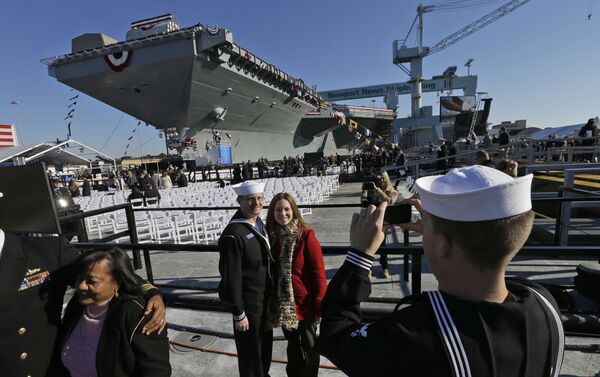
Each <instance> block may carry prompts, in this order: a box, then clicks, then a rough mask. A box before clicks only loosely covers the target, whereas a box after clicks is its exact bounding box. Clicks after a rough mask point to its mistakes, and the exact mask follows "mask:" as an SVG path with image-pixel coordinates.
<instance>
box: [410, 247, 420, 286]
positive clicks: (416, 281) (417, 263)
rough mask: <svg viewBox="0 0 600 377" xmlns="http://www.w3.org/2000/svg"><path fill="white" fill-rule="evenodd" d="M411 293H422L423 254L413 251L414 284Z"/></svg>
mask: <svg viewBox="0 0 600 377" xmlns="http://www.w3.org/2000/svg"><path fill="white" fill-rule="evenodd" d="M411 291H412V292H411V294H413V295H417V294H419V293H421V254H420V253H418V252H413V253H412V285H411Z"/></svg>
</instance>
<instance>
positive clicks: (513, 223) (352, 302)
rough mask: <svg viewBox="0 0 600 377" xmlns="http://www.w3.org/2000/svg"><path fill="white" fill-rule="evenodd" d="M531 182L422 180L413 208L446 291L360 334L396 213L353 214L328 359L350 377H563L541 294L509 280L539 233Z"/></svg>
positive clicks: (473, 175) (326, 346)
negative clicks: (387, 223) (514, 263)
mask: <svg viewBox="0 0 600 377" xmlns="http://www.w3.org/2000/svg"><path fill="white" fill-rule="evenodd" d="M531 181H532V176H531V175H529V176H526V177H521V178H516V179H513V178H512V177H510V176H508V175H506V174H504V173H502V172H500V171H498V170H495V169H492V168H488V167H485V166H480V165H477V166H471V167H466V168H460V169H452V170H451V171H450V172H449V173H447V174H446V175H438V176H433V177H424V178H419V179H418V180H417V181H416V185H417V188H418V190H419V194H420V200H419V199H412V200H409V201H405V203H409V204H412V205H414V206H415V207H416V208H417V209H418V210H419V211H420V212H421V216H422V221H419V222H417V223H412V224H403V226H404V227H405V228H408V229H411V230H414V231H418V232H419V233H421V234H422V235H423V250H424V254H425V258H426V260H427V266H428V268H429V270H431V271H432V272H433V274H434V275H435V277H436V279H437V281H438V289H439V290H437V291H433V292H427V293H421V294H416V295H413V296H410V297H408V298H405V299H404V300H403V303H404V304H406V305H408V306H405V307H403V308H402V309H401V310H397V311H396V312H395V313H393V314H392V315H391V316H387V317H385V318H384V319H382V320H380V321H377V322H374V323H371V324H361V322H362V317H361V312H360V303H361V302H364V301H366V300H367V299H368V296H369V293H370V291H371V287H370V281H369V279H368V272H369V271H370V269H371V266H372V264H373V255H374V254H375V253H376V251H377V249H378V248H379V246H380V244H381V241H382V240H383V232H382V228H383V217H384V213H385V208H386V206H387V204H386V203H385V202H384V203H382V204H381V205H380V206H379V207H378V208H375V207H374V206H369V207H368V208H365V209H363V210H362V212H361V213H360V214H354V217H353V219H352V225H351V229H350V244H351V247H352V250H350V251H349V252H348V255H347V258H346V262H345V263H344V264H343V265H342V267H341V268H340V269H339V270H338V272H337V273H336V275H335V276H334V278H333V279H332V281H331V282H330V283H329V287H328V289H327V294H326V295H325V298H324V300H323V302H322V305H321V313H322V315H323V318H322V322H321V336H320V338H319V346H320V349H321V350H322V354H323V355H325V356H326V357H327V358H328V359H329V360H331V361H332V362H333V363H334V364H336V365H337V366H338V367H340V369H341V370H342V371H344V372H345V373H346V374H348V375H350V376H366V375H373V376H391V375H398V374H405V375H409V376H410V375H422V376H451V375H454V376H492V375H498V376H500V375H501V376H518V375H524V374H523V371H525V370H526V371H527V373H526V375H529V376H558V373H559V371H560V366H561V362H562V356H563V346H564V333H563V330H562V323H561V321H560V316H559V311H558V306H557V305H556V302H555V301H554V299H553V298H552V296H551V295H550V294H549V293H548V291H547V290H546V289H544V288H542V287H541V286H539V285H536V284H534V283H530V282H526V281H515V280H509V279H505V271H506V267H507V265H508V263H509V262H510V260H511V259H512V257H513V256H514V255H515V254H516V253H517V252H518V251H519V250H520V249H521V247H522V246H523V244H524V243H525V240H526V239H527V237H528V236H529V233H530V231H531V228H532V224H533V218H534V215H533V212H532V211H531Z"/></svg>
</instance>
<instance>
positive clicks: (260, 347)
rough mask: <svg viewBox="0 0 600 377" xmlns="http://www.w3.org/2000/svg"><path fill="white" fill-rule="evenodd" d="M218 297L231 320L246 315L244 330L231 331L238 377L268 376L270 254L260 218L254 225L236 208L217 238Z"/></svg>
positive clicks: (270, 334) (269, 355)
mask: <svg viewBox="0 0 600 377" xmlns="http://www.w3.org/2000/svg"><path fill="white" fill-rule="evenodd" d="M219 258H220V259H219V272H220V273H221V282H220V284H219V298H220V299H221V300H223V301H225V302H227V303H228V304H229V306H230V309H231V313H232V314H233V318H234V320H237V321H239V320H242V319H244V317H248V321H249V323H250V328H249V330H248V331H245V332H239V331H234V333H235V345H236V348H237V351H238V365H239V371H240V376H247V377H264V376H268V374H269V368H270V364H271V355H272V347H273V330H272V329H266V328H265V326H264V322H265V309H266V304H267V302H266V301H267V300H268V299H269V297H270V294H271V292H273V279H272V274H271V268H272V257H271V251H270V246H269V241H268V239H267V237H266V234H265V232H264V224H263V223H262V221H261V219H260V217H258V218H257V219H256V226H254V225H252V224H250V223H249V222H248V221H247V219H246V218H245V217H244V216H243V215H242V213H241V211H238V212H237V213H236V214H235V215H234V216H233V218H232V219H231V221H230V223H229V224H228V225H227V227H226V228H225V229H224V230H223V233H222V235H221V238H219Z"/></svg>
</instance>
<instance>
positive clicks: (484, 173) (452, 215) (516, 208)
mask: <svg viewBox="0 0 600 377" xmlns="http://www.w3.org/2000/svg"><path fill="white" fill-rule="evenodd" d="M532 179H533V175H532V174H529V175H527V176H525V177H519V178H512V177H511V176H509V175H508V174H505V173H503V172H501V171H499V170H496V169H493V168H490V167H487V166H481V165H474V166H469V167H464V168H459V169H452V170H450V171H449V172H448V173H447V174H446V175H436V176H431V177H423V178H419V179H417V181H416V185H417V188H418V190H419V195H420V197H421V204H422V206H423V209H425V210H426V211H427V212H429V213H431V214H433V215H435V216H437V217H441V218H443V219H447V220H454V221H486V220H496V219H503V218H505V217H510V216H515V215H519V214H522V213H525V212H527V211H529V210H530V209H531V181H532Z"/></svg>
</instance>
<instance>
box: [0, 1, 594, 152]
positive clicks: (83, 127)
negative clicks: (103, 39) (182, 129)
mask: <svg viewBox="0 0 600 377" xmlns="http://www.w3.org/2000/svg"><path fill="white" fill-rule="evenodd" d="M592 1H593V2H594V7H593V10H594V11H595V13H594V14H593V15H592V18H591V20H590V21H588V19H587V11H588V0H531V1H530V2H529V3H528V4H525V5H524V6H522V7H521V8H519V9H517V10H516V11H514V12H513V13H511V14H509V15H507V16H505V17H504V18H502V19H500V20H498V21H496V22H495V23H493V24H491V25H489V26H487V27H486V28H484V29H482V30H480V31H478V32H477V33H475V34H473V35H471V36H470V37H468V38H467V39H464V40H462V41H461V42H459V43H457V44H455V45H453V46H451V47H449V48H448V49H446V50H444V51H441V52H439V53H437V54H435V55H432V56H431V57H428V58H426V59H425V61H424V67H423V71H424V76H425V77H426V78H428V77H431V76H432V75H437V74H441V73H442V72H443V71H444V69H445V68H446V67H448V66H450V65H456V66H458V68H459V70H458V74H459V75H465V74H466V68H465V67H463V64H464V63H465V62H466V61H467V59H469V58H473V59H474V62H473V65H472V68H471V73H472V74H477V75H478V76H479V85H478V90H479V91H486V92H488V93H489V95H490V96H491V97H493V98H494V101H493V106H492V112H491V115H490V121H491V122H494V123H498V122H500V121H503V120H516V119H527V121H528V123H527V124H528V126H536V127H542V128H543V127H549V126H560V125H567V124H575V123H582V122H584V121H585V120H587V119H588V118H589V117H591V116H596V115H598V114H600V91H599V84H600V78H599V74H598V67H599V66H600V5H599V4H598V0H592ZM438 2H439V1H432V2H425V4H426V5H428V4H434V3H438ZM418 3H419V2H418V1H412V0H403V1H401V0H397V1H383V0H371V1H364V0H363V1H359V0H346V1H341V0H333V1H323V0H321V1H314V0H304V1H282V0H279V1H271V0H269V1H260V0H255V1H241V0H240V1H223V0H219V1H199V0H194V1H192V0H186V1H183V0H171V1H166V0H165V1H156V0H144V1H141V0H127V1H113V0H105V1H102V2H98V1H80V0H79V1H61V0H57V1H53V2H50V1H31V0H2V1H1V2H0V14H2V15H3V17H2V18H3V25H2V31H3V32H2V33H0V46H2V48H3V51H4V57H3V59H2V60H1V63H0V123H17V116H18V124H19V126H20V131H21V134H22V136H23V139H24V141H25V143H33V142H40V141H45V140H55V139H56V138H57V137H59V138H64V137H65V135H66V121H65V120H63V118H64V117H65V116H66V113H67V111H68V110H67V105H68V103H69V102H68V99H69V97H72V96H73V95H74V93H73V92H71V91H70V89H69V88H68V87H66V86H64V85H62V84H60V83H58V82H57V81H56V80H54V79H53V78H51V77H49V76H48V74H47V69H46V66H44V65H43V64H41V63H40V62H39V60H40V59H42V58H47V57H51V56H55V55H61V54H65V53H68V52H69V51H70V49H71V39H72V38H73V37H76V36H78V35H80V34H83V33H88V32H102V33H104V34H107V35H109V36H112V37H113V38H115V39H118V40H123V39H124V38H125V33H126V32H127V30H128V28H129V24H130V23H131V22H132V21H136V20H139V19H143V18H149V17H153V16H157V15H161V14H164V13H173V14H174V15H175V16H176V17H177V18H178V19H179V23H180V25H181V26H182V27H186V26H191V25H193V24H195V23H197V22H202V23H204V24H211V25H215V24H216V25H217V26H219V27H224V28H227V29H229V30H231V31H232V32H233V37H234V41H235V42H236V43H238V44H240V45H241V46H243V47H244V48H246V49H248V50H250V51H252V52H254V53H255V55H257V56H259V57H261V58H263V59H265V60H267V61H268V62H270V63H272V64H275V65H276V66H278V67H280V68H282V69H283V70H285V71H286V72H288V73H289V74H291V75H293V76H296V77H300V78H302V79H303V80H304V81H305V82H306V83H307V84H309V85H313V84H317V85H318V89H319V90H329V89H341V88H348V87H354V86H363V85H375V84H384V83H392V82H400V81H406V80H407V76H406V75H405V74H404V73H403V72H402V71H401V70H400V69H398V68H397V67H395V66H394V65H393V64H392V63H391V59H392V58H391V55H392V41H393V40H394V39H400V38H403V37H404V36H405V35H406V32H407V31H408V28H409V27H410V24H411V22H412V20H413V18H414V16H415V10H416V7H417V5H418ZM488 3H490V5H489V6H487V7H483V8H477V9H474V10H470V11H462V12H439V13H436V12H432V13H428V14H426V16H425V32H424V40H425V45H429V46H431V45H433V44H435V43H436V42H438V41H439V40H440V39H442V38H444V37H446V36H447V35H449V34H451V33H453V32H454V31H456V30H458V29H460V28H461V27H463V26H465V25H466V24H468V23H470V22H472V21H474V20H475V19H477V18H479V17H480V16H482V15H484V14H486V13H487V12H489V11H491V10H493V9H495V8H496V7H498V6H499V5H501V4H502V3H504V2H503V1H488ZM455 93H458V92H455ZM13 99H14V100H16V101H18V103H19V105H18V106H16V107H15V106H12V105H10V101H11V100H13ZM354 103H356V102H354ZM358 103H361V104H365V105H371V100H363V101H359V102H358ZM423 104H424V105H433V106H434V109H437V107H438V106H439V105H438V104H437V97H436V95H435V94H426V95H425V96H424V101H423ZM375 105H376V106H381V107H383V106H384V105H383V103H382V101H381V98H378V99H377V101H376V103H375ZM409 112H410V99H409V97H408V96H403V97H401V98H400V102H399V109H398V113H399V116H405V115H407V114H408V113H409ZM434 112H437V110H434ZM119 121H120V122H119ZM136 123H137V122H136V120H135V119H133V118H132V117H130V116H128V115H123V113H121V112H119V111H117V110H115V109H112V108H110V107H109V106H107V105H105V104H103V103H101V102H99V101H97V100H95V99H93V98H90V97H88V96H85V95H80V98H79V101H78V105H77V111H76V113H75V117H74V120H73V123H72V130H73V137H74V138H76V139H78V140H80V141H82V142H83V143H86V144H89V145H90V146H92V147H94V148H97V149H100V148H102V147H103V145H104V144H106V145H105V146H104V147H103V152H106V153H108V154H113V155H116V156H120V155H121V153H122V152H123V150H124V147H125V145H126V144H127V140H126V139H127V137H128V136H130V135H131V130H132V129H133V128H134V127H135V125H136ZM117 124H118V126H117ZM115 128H116V131H115V132H114V134H113V136H112V137H110V138H109V135H110V134H111V132H112V131H113V129H115ZM137 134H138V135H139V136H138V137H137V138H136V139H135V140H134V144H135V145H136V146H137V147H134V148H132V147H130V149H129V151H130V152H133V153H131V154H134V155H136V154H139V153H140V150H139V149H138V150H135V149H136V148H139V145H143V147H142V150H141V152H142V153H143V154H147V153H159V152H163V151H164V141H163V140H162V139H159V138H157V137H156V132H155V131H154V130H153V129H152V128H151V127H148V128H146V127H142V128H140V130H139V131H138V132H137Z"/></svg>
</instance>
